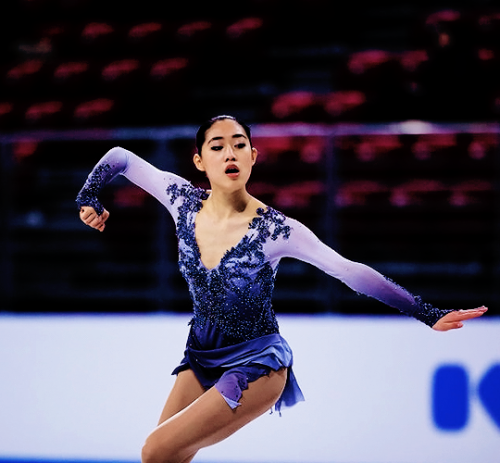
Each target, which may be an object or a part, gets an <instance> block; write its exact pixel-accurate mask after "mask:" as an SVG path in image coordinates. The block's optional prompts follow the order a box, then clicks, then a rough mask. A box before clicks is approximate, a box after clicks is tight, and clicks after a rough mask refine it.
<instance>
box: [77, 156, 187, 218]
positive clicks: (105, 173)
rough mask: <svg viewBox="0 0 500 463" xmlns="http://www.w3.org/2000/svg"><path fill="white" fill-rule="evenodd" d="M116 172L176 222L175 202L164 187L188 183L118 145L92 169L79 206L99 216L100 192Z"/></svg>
mask: <svg viewBox="0 0 500 463" xmlns="http://www.w3.org/2000/svg"><path fill="white" fill-rule="evenodd" d="M118 175H123V176H124V177H126V178H127V179H128V180H130V181H131V182H132V183H134V184H135V185H137V186H139V187H140V188H142V189H143V190H144V191H146V192H148V193H149V194H151V195H152V196H154V197H155V198H156V199H157V200H158V201H159V202H160V203H161V204H163V205H164V206H165V207H166V208H167V209H168V211H169V212H170V214H171V215H172V217H173V218H174V220H176V221H177V217H176V215H177V207H176V206H177V205H176V204H175V203H176V201H175V199H174V198H171V197H170V195H169V194H168V192H167V189H168V187H169V186H171V185H174V184H176V185H178V186H180V185H189V182H187V181H186V180H184V179H183V178H182V177H179V176H178V175H175V174H172V173H170V172H165V171H161V170H159V169H157V168H156V167H154V166H153V165H151V164H150V163H148V162H147V161H145V160H144V159H142V158H140V157H139V156H137V155H135V154H134V153H132V152H131V151H128V150H126V149H124V148H120V147H115V148H112V149H111V150H109V151H108V152H107V153H106V154H105V155H104V156H103V157H102V158H101V159H100V161H99V162H98V163H97V165H96V166H95V167H94V168H93V170H92V172H91V173H90V174H89V176H88V178H87V180H86V182H85V184H84V185H83V188H82V189H81V190H80V192H79V193H78V196H77V198H76V202H77V205H78V207H79V208H81V207H82V206H91V207H93V208H94V209H95V211H96V212H97V213H98V214H99V215H101V214H102V213H103V211H104V207H103V205H102V204H101V202H100V200H99V193H100V191H101V190H102V188H103V187H104V186H105V185H107V184H108V183H110V182H111V181H112V180H113V179H114V178H116V176H118Z"/></svg>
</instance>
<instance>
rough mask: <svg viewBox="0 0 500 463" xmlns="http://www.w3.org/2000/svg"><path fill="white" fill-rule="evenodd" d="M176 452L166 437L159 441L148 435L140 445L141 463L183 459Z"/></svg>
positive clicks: (171, 461)
mask: <svg viewBox="0 0 500 463" xmlns="http://www.w3.org/2000/svg"><path fill="white" fill-rule="evenodd" d="M176 453H177V451H176V449H175V448H173V447H172V446H171V445H169V442H168V439H163V441H162V442H161V443H160V442H158V440H157V439H154V438H153V437H151V436H150V437H148V438H147V439H146V442H145V443H144V445H143V447H142V452H141V463H181V462H182V461H183V460H182V458H180V457H179V455H176Z"/></svg>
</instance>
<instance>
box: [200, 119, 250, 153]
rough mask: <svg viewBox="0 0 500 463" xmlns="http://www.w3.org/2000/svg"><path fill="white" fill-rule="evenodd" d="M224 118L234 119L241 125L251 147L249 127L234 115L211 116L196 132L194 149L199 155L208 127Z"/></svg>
mask: <svg viewBox="0 0 500 463" xmlns="http://www.w3.org/2000/svg"><path fill="white" fill-rule="evenodd" d="M225 119H229V120H231V121H234V122H236V123H237V124H239V125H241V126H242V127H243V130H244V131H245V133H246V135H247V137H248V141H249V142H250V146H252V147H253V145H252V135H251V132H250V127H249V126H248V125H247V124H245V123H244V122H241V121H239V120H238V119H237V118H236V117H234V116H227V115H222V116H215V117H212V118H211V119H209V120H208V121H206V122H204V123H203V124H201V125H200V127H199V129H198V131H197V132H196V138H195V143H196V149H197V150H198V154H199V155H200V156H201V147H202V146H203V143H205V135H206V133H207V131H208V129H210V128H211V127H212V126H213V125H214V124H215V123H216V122H218V121H223V120H225Z"/></svg>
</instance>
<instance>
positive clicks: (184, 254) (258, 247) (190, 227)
mask: <svg viewBox="0 0 500 463" xmlns="http://www.w3.org/2000/svg"><path fill="white" fill-rule="evenodd" d="M167 194H169V195H170V202H171V204H173V203H174V202H175V201H176V200H177V199H178V198H179V197H181V196H182V197H183V198H184V200H183V202H182V203H181V204H180V206H179V207H178V213H179V217H178V221H177V237H178V240H179V268H180V271H181V273H182V275H183V277H184V278H185V279H186V281H187V283H188V286H189V292H190V294H191V298H192V300H193V303H194V317H193V319H192V320H191V322H190V324H191V325H193V327H198V328H202V327H203V326H205V324H206V323H212V324H215V325H217V327H218V328H219V329H220V330H221V331H222V332H223V333H224V335H225V337H226V339H227V340H228V341H229V342H231V343H239V342H244V341H248V340H251V339H255V338H257V337H260V336H265V335H268V334H273V333H278V331H279V329H278V323H277V320H276V316H275V314H274V311H273V309H272V307H271V297H272V293H273V289H274V281H275V276H276V270H277V268H276V269H274V270H273V268H272V267H271V265H270V263H269V262H268V261H266V258H265V254H264V252H263V245H264V243H265V242H266V240H267V239H268V238H270V239H272V240H274V241H275V240H277V239H278V238H279V237H282V238H283V239H288V238H289V236H290V227H289V226H288V225H285V224H284V222H285V216H284V215H283V214H281V213H280V212H278V211H275V210H274V209H272V208H268V210H267V211H264V210H263V209H262V208H259V209H258V210H257V214H258V217H255V218H254V219H253V220H252V222H251V223H250V224H249V227H248V228H249V231H248V232H247V233H246V234H245V236H243V238H242V239H241V240H240V242H239V243H238V244H236V245H235V246H234V247H233V248H231V249H229V250H228V251H227V252H226V253H225V254H224V256H223V257H222V259H221V260H220V262H219V264H218V265H217V266H216V267H214V268H213V269H207V268H206V267H205V266H204V265H203V263H202V262H201V255H200V251H199V248H198V244H197V242H196V238H195V217H196V213H197V212H198V211H199V210H200V209H201V207H202V202H201V201H202V200H203V199H206V198H207V197H208V194H207V193H206V192H205V191H204V190H202V189H199V188H194V187H193V186H191V185H190V184H184V185H182V186H181V187H179V186H178V185H177V184H172V185H170V186H169V187H168V188H167ZM272 228H273V232H272V233H271V231H270V230H271V229H272Z"/></svg>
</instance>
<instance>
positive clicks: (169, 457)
mask: <svg viewBox="0 0 500 463" xmlns="http://www.w3.org/2000/svg"><path fill="white" fill-rule="evenodd" d="M286 377H287V370H286V368H283V369H281V370H279V371H272V372H271V374H270V375H269V376H263V377H261V378H259V379H258V380H256V381H254V382H252V383H249V385H248V389H247V390H245V391H243V395H242V397H241V399H240V403H241V405H240V406H239V407H236V408H235V409H234V410H233V409H231V408H230V407H229V406H228V405H227V403H226V401H225V400H224V398H223V397H222V396H221V395H220V393H219V392H218V391H217V389H215V388H214V387H212V388H211V389H209V390H208V391H207V392H205V393H204V394H202V395H201V396H200V397H199V398H198V399H196V400H195V401H194V402H192V403H191V405H188V406H187V407H186V408H184V409H183V410H182V411H180V412H178V413H176V414H174V415H172V416H171V417H170V418H168V419H166V421H164V422H163V423H162V424H160V425H159V426H158V427H157V428H156V429H155V430H154V431H153V432H152V433H151V434H150V436H149V437H148V438H147V440H146V444H145V445H144V448H143V454H142V461H143V463H183V462H189V461H190V460H191V459H192V458H193V457H194V455H195V454H196V452H197V451H198V450H199V449H201V448H203V447H207V446H209V445H212V444H215V443H217V442H220V441H221V440H223V439H225V438H226V437H228V436H230V435H231V434H233V433H234V432H235V431H237V430H238V429H240V428H242V427H243V426H244V425H245V424H247V423H249V422H250V421H252V420H254V419H255V418H257V417H258V416H260V415H262V414H263V413H265V412H266V411H267V410H269V409H270V408H271V407H272V406H273V405H274V404H275V403H276V401H277V400H278V398H279V397H280V395H281V393H282V391H283V388H284V386H285V382H286Z"/></svg>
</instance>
